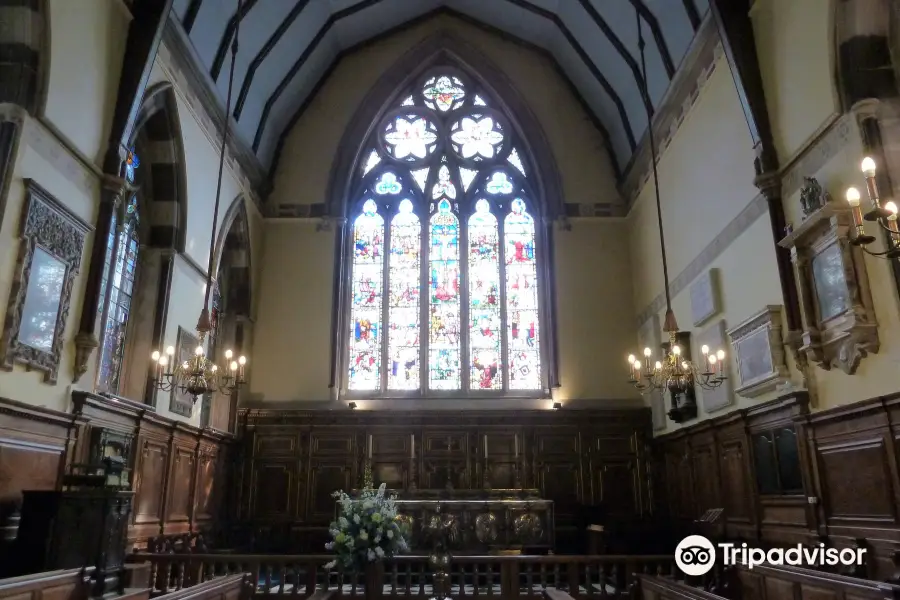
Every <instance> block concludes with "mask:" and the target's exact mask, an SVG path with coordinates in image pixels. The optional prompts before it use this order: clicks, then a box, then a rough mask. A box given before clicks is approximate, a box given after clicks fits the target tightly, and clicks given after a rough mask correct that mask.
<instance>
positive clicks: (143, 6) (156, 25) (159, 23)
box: [103, 0, 173, 177]
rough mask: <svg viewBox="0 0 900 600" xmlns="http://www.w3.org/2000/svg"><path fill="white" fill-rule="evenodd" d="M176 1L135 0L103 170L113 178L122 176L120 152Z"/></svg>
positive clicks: (138, 106) (125, 141) (127, 135)
mask: <svg viewBox="0 0 900 600" xmlns="http://www.w3.org/2000/svg"><path fill="white" fill-rule="evenodd" d="M172 2H173V0H135V2H134V4H133V5H132V8H131V11H132V20H131V23H130V24H129V25H128V38H127V41H126V42H125V58H124V60H123V62H122V74H121V76H120V77H119V90H118V95H117V97H116V106H115V108H114V109H113V118H112V123H111V127H110V132H109V143H108V146H107V150H106V156H105V157H104V162H103V171H104V172H105V173H108V174H110V175H113V176H116V177H118V176H119V169H120V168H121V162H122V158H123V157H122V154H121V152H120V150H122V149H123V146H124V145H126V144H127V143H128V140H129V139H130V138H131V132H132V129H133V128H134V124H135V121H136V120H137V114H138V110H139V109H140V107H141V101H142V100H143V97H144V90H146V89H147V81H149V79H150V71H151V70H152V69H153V62H154V60H156V54H157V51H158V50H159V44H160V42H161V41H162V35H163V30H164V29H165V26H166V21H167V20H168V18H169V13H170V12H172Z"/></svg>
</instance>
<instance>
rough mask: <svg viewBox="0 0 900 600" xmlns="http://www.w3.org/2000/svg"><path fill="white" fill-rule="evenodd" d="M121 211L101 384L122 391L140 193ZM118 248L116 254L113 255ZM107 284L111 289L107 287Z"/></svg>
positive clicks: (112, 237) (111, 246)
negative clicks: (120, 384) (120, 388)
mask: <svg viewBox="0 0 900 600" xmlns="http://www.w3.org/2000/svg"><path fill="white" fill-rule="evenodd" d="M129 159H130V160H131V161H132V162H130V163H126V176H127V177H128V178H129V180H132V181H133V180H134V172H133V169H134V168H137V165H139V164H140V163H139V161H138V159H137V156H136V155H134V154H133V153H130V154H129ZM129 165H132V167H131V174H130V175H129V174H128V169H129ZM121 212H122V215H121V216H120V218H119V219H113V224H112V227H111V228H110V234H109V240H108V242H107V268H106V269H105V270H104V273H103V279H102V282H101V285H100V290H101V294H102V295H101V298H104V299H106V297H107V294H108V295H109V300H108V302H105V303H104V302H100V314H101V316H102V315H103V312H104V309H105V311H106V320H105V321H104V323H103V344H102V346H101V348H100V370H99V374H98V384H99V388H100V389H102V390H104V391H107V392H112V393H116V392H118V391H119V382H120V380H121V377H122V372H123V363H124V359H125V334H126V331H127V329H128V317H129V315H130V313H131V302H132V297H133V294H134V283H135V275H136V271H137V260H138V250H139V248H140V239H139V237H138V232H139V225H140V213H139V212H138V200H137V196H136V195H135V196H132V197H131V200H130V201H129V202H128V204H126V205H125V207H124V210H122V211H121ZM114 250H115V256H113V253H114V252H113V251H114ZM113 258H115V262H113ZM110 277H111V278H110ZM107 288H109V289H108V290H107Z"/></svg>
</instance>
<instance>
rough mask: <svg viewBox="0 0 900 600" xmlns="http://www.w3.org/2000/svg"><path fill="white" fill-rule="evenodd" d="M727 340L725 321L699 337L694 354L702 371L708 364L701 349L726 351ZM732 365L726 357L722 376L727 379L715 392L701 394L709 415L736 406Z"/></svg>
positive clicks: (704, 408)
mask: <svg viewBox="0 0 900 600" xmlns="http://www.w3.org/2000/svg"><path fill="white" fill-rule="evenodd" d="M727 339H728V338H727V334H726V333H725V321H724V320H720V321H718V322H716V323H713V324H712V325H711V326H710V327H709V328H707V329H706V330H705V331H703V332H702V333H701V334H700V335H698V336H697V341H696V343H695V344H694V348H695V350H694V354H696V356H695V357H694V360H695V361H696V362H695V364H696V365H697V366H698V367H699V368H701V369H702V368H703V367H704V366H705V364H706V363H705V361H704V358H703V356H702V354H701V353H700V348H702V347H703V346H704V345H706V346H709V348H710V352H715V351H716V350H718V349H719V348H723V349H724V348H727V347H728V344H727V342H726V340H727ZM730 364H731V360H730V359H729V358H728V357H727V356H726V357H725V365H724V366H723V367H722V369H723V372H722V374H723V375H725V377H727V379H726V380H725V381H724V382H722V385H720V386H719V387H717V388H716V389H714V390H706V389H704V390H702V391H701V392H700V393H701V394H702V395H703V410H705V411H706V412H707V413H711V412H715V411H717V410H721V409H723V408H725V407H726V406H731V405H732V404H734V386H733V385H732V383H731V373H730V372H729V371H730V370H729V365H730Z"/></svg>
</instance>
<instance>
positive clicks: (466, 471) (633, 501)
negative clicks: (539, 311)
mask: <svg viewBox="0 0 900 600" xmlns="http://www.w3.org/2000/svg"><path fill="white" fill-rule="evenodd" d="M239 422H240V423H241V424H242V426H243V428H242V431H241V432H240V435H241V436H243V437H244V440H243V447H244V448H245V451H246V452H247V456H246V457H245V466H244V468H243V470H242V473H243V483H242V484H241V498H242V501H241V503H240V513H239V515H237V520H239V521H241V522H242V523H252V524H256V525H258V526H265V525H266V524H267V523H276V522H282V523H283V522H285V521H290V522H293V523H296V524H302V526H303V527H305V528H309V529H308V530H309V531H313V530H320V529H323V528H324V527H325V526H327V524H328V522H329V521H330V520H331V519H332V518H333V517H334V498H332V496H331V494H332V493H333V492H334V491H336V490H338V489H344V490H350V489H355V488H358V487H359V486H360V485H361V483H362V477H363V471H364V467H365V465H366V464H367V463H368V464H369V465H370V467H371V470H372V475H373V479H374V481H375V483H382V482H383V483H386V484H387V485H388V486H389V487H390V488H391V489H397V490H400V491H401V495H402V490H405V489H407V488H410V487H412V486H413V485H415V487H416V488H418V489H420V490H421V489H441V490H443V489H446V488H447V485H448V482H449V484H450V486H452V487H453V488H454V489H484V488H486V487H490V488H492V489H509V488H514V487H523V488H536V489H539V490H540V492H541V494H542V495H543V496H544V497H546V498H550V499H552V500H554V503H555V513H556V526H557V539H558V540H559V539H560V532H561V531H562V536H563V538H565V535H566V531H568V532H569V534H570V536H574V535H575V534H576V528H577V522H578V511H579V509H580V508H581V507H582V506H583V505H592V504H601V505H603V507H604V509H605V510H607V511H608V513H609V514H610V516H611V517H613V516H621V517H623V518H638V517H643V516H647V515H649V514H650V513H651V512H652V507H651V503H650V484H649V481H648V479H649V473H650V470H649V468H648V463H647V460H646V452H647V450H646V449H647V447H648V444H649V440H650V417H649V411H648V410H646V409H635V410H570V411H519V412H510V411H470V412H466V413H459V412H453V413H447V412H443V411H422V412H404V413H392V412H375V411H371V412H369V411H352V412H351V411H347V412H341V413H335V412H333V411H304V410H299V409H296V410H295V409H278V410H273V409H268V408H259V409H256V408H243V409H241V410H240V413H239ZM304 440H308V442H304ZM298 526H301V525H298ZM312 537H313V536H312V534H311V539H312ZM309 549H310V550H314V551H318V550H319V549H320V548H319V547H312V548H309Z"/></svg>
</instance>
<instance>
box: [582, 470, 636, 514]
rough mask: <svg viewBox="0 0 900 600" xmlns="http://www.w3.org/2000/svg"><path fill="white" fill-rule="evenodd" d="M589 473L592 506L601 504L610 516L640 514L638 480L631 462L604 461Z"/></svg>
mask: <svg viewBox="0 0 900 600" xmlns="http://www.w3.org/2000/svg"><path fill="white" fill-rule="evenodd" d="M591 471H592V472H591V484H592V488H593V502H594V504H602V505H603V510H604V512H605V513H606V514H608V515H611V516H618V515H621V516H634V515H637V514H639V513H640V502H639V499H640V478H639V477H638V473H637V468H636V464H635V462H634V461H633V460H630V459H626V460H609V461H604V462H603V463H602V464H596V465H593V467H592V469H591Z"/></svg>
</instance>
